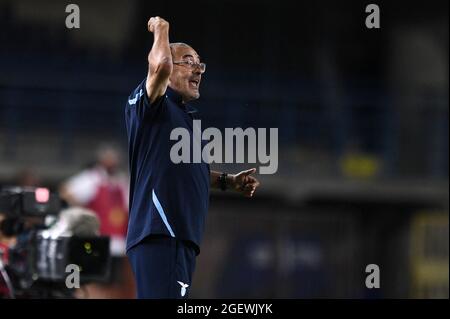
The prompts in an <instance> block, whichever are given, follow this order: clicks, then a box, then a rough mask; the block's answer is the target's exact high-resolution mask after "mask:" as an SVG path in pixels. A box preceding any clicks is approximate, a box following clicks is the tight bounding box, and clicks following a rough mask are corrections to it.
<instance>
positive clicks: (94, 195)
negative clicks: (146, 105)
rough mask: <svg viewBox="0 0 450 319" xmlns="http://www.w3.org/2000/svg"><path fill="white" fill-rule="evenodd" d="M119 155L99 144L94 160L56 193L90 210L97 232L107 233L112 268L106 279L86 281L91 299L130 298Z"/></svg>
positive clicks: (125, 205)
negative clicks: (107, 281)
mask: <svg viewBox="0 0 450 319" xmlns="http://www.w3.org/2000/svg"><path fill="white" fill-rule="evenodd" d="M120 163H121V161H120V154H119V152H118V151H117V150H116V149H115V148H113V147H111V146H102V147H100V148H99V150H98V152H97V157H96V162H95V163H94V165H92V166H91V167H89V168H86V169H84V170H82V171H81V172H79V173H78V174H76V175H74V176H72V177H70V178H69V179H68V180H67V181H65V182H64V183H63V184H62V185H61V187H60V196H61V198H63V199H64V200H65V201H67V203H68V204H69V205H71V206H82V207H85V208H89V209H91V210H93V211H94V212H95V213H96V214H97V215H98V217H99V220H100V234H101V235H103V236H109V237H110V240H111V245H110V252H111V256H112V269H111V278H110V282H109V283H107V284H104V285H100V284H90V285H89V286H90V287H89V288H88V289H87V290H88V292H89V297H93V298H133V297H134V287H133V277H132V272H131V268H130V266H129V264H128V260H127V258H125V236H126V230H127V224H128V185H129V182H128V178H127V177H126V176H125V175H124V174H122V173H121V171H120V170H119V168H120Z"/></svg>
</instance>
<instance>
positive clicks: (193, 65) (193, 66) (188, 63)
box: [173, 60, 206, 73]
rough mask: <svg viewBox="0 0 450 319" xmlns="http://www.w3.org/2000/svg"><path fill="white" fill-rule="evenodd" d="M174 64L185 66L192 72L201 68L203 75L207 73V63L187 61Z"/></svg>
mask: <svg viewBox="0 0 450 319" xmlns="http://www.w3.org/2000/svg"><path fill="white" fill-rule="evenodd" d="M173 64H176V65H185V66H187V67H189V68H190V69H191V70H195V69H196V68H199V69H200V72H201V73H205V71H206V64H205V63H195V62H194V61H189V60H186V61H179V62H173Z"/></svg>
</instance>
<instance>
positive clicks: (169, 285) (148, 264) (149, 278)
mask: <svg viewBox="0 0 450 319" xmlns="http://www.w3.org/2000/svg"><path fill="white" fill-rule="evenodd" d="M127 256H128V259H129V260H130V263H131V267H132V268H133V272H134V277H135V280H136V288H137V298H139V299H150V298H151V299H185V298H188V295H189V291H190V288H191V283H192V275H193V273H194V269H195V259H196V256H197V254H196V250H195V246H193V244H190V243H189V242H185V241H182V240H178V239H176V238H173V237H168V236H148V237H146V238H145V239H144V240H143V241H141V242H140V243H138V244H137V245H135V246H133V247H132V248H130V249H129V250H128V252H127Z"/></svg>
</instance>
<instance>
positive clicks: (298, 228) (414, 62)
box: [0, 0, 449, 298]
mask: <svg viewBox="0 0 450 319" xmlns="http://www.w3.org/2000/svg"><path fill="white" fill-rule="evenodd" d="M69 3H70V2H66V1H56V0H39V1H32V0H14V1H13V0H0V185H11V184H18V183H19V182H22V181H23V178H24V177H28V179H30V178H32V179H33V181H34V182H35V183H38V184H39V185H42V186H47V187H50V188H51V189H53V190H57V189H58V187H59V185H60V183H61V182H62V181H63V180H65V179H67V178H68V177H69V176H71V175H73V174H75V173H76V172H78V171H79V170H80V169H81V168H82V167H84V165H86V164H87V163H89V162H91V161H92V160H93V159H94V155H95V150H96V148H97V147H98V145H100V144H103V143H113V144H115V145H118V146H119V147H120V149H121V150H122V152H123V157H124V159H126V156H127V151H126V150H127V148H126V131H125V124H124V117H123V114H124V111H123V110H124V105H125V102H126V99H127V97H128V95H129V93H130V92H131V90H132V89H134V88H135V87H136V86H137V84H138V83H139V82H140V81H141V80H142V79H143V78H144V77H145V75H146V69H147V62H146V56H147V53H148V51H149V49H150V47H151V44H152V41H153V38H152V36H151V35H150V34H148V32H147V30H146V22H147V20H148V18H149V17H151V16H155V15H159V16H161V17H163V18H165V19H166V20H168V21H169V22H170V25H171V28H170V36H171V41H172V42H178V41H182V42H187V43H189V44H191V45H192V46H193V47H194V48H195V49H196V50H197V51H198V52H199V53H200V55H201V56H202V59H203V60H204V61H205V62H206V63H207V72H206V74H205V75H204V79H203V81H202V87H201V93H202V97H201V99H200V101H198V103H197V107H198V108H199V109H200V115H201V117H202V127H209V126H215V127H219V128H224V127H237V126H241V127H248V126H251V127H267V128H269V127H278V129H279V143H280V144H279V147H280V151H279V156H280V157H279V169H278V172H277V174H275V175H265V176H260V179H261V182H262V187H261V189H260V191H259V192H257V193H256V197H255V198H254V199H252V200H251V201H248V200H245V199H242V198H239V197H236V196H232V195H230V194H226V193H219V192H216V193H213V195H212V199H211V207H210V213H209V219H208V225H207V233H206V237H205V240H204V245H203V247H202V253H201V254H200V256H199V259H198V264H197V270H196V273H195V278H194V283H193V290H192V292H191V297H194V298H229V297H233V298H431V297H434V298H448V297H449V286H448V283H449V278H448V276H449V266H448V261H449V257H448V253H449V229H448V212H449V189H448V188H449V183H448V176H449V175H448V133H449V132H448V122H449V114H448V112H449V106H448V70H449V64H448V56H449V47H448V35H449V34H448V1H446V0H443V1H438V0H434V1H420V2H419V1H375V3H377V4H378V5H379V6H380V9H381V29H379V30H374V29H372V30H369V29H367V28H366V27H365V24H364V21H365V18H366V16H367V14H366V13H365V6H366V5H367V4H368V3H366V2H364V1H354V0H352V1H306V2H304V1H303V2H294V1H292V2H290V1H289V2H288V1H263V0H258V1H255V0H251V1H237V0H225V1H205V0H204V1H198V2H195V4H193V3H188V2H174V1H171V2H165V1H143V0H142V1H138V0H134V1H130V0H120V1H119V0H115V1H106V0H97V1H95V2H93V1H87V0H78V1H76V2H75V3H76V4H78V5H79V7H80V10H81V28H80V29H73V30H68V29H66V28H65V18H66V16H67V14H66V13H65V7H66V5H67V4H69ZM214 167H215V168H217V169H223V170H226V171H229V172H232V171H235V170H238V169H240V168H244V167H245V168H247V167H249V166H248V165H244V166H242V165H234V166H233V165H223V166H221V165H216V166H214ZM123 170H124V171H126V170H127V166H126V160H125V161H124V162H123ZM19 179H22V180H19ZM372 263H374V264H377V265H378V266H379V267H380V270H381V288H380V289H371V290H370V289H367V288H366V287H365V277H366V275H367V274H366V273H365V267H366V265H368V264H372Z"/></svg>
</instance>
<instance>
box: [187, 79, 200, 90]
mask: <svg viewBox="0 0 450 319" xmlns="http://www.w3.org/2000/svg"><path fill="white" fill-rule="evenodd" d="M189 84H190V85H191V86H193V87H194V88H196V89H198V85H199V84H200V81H199V80H189Z"/></svg>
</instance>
